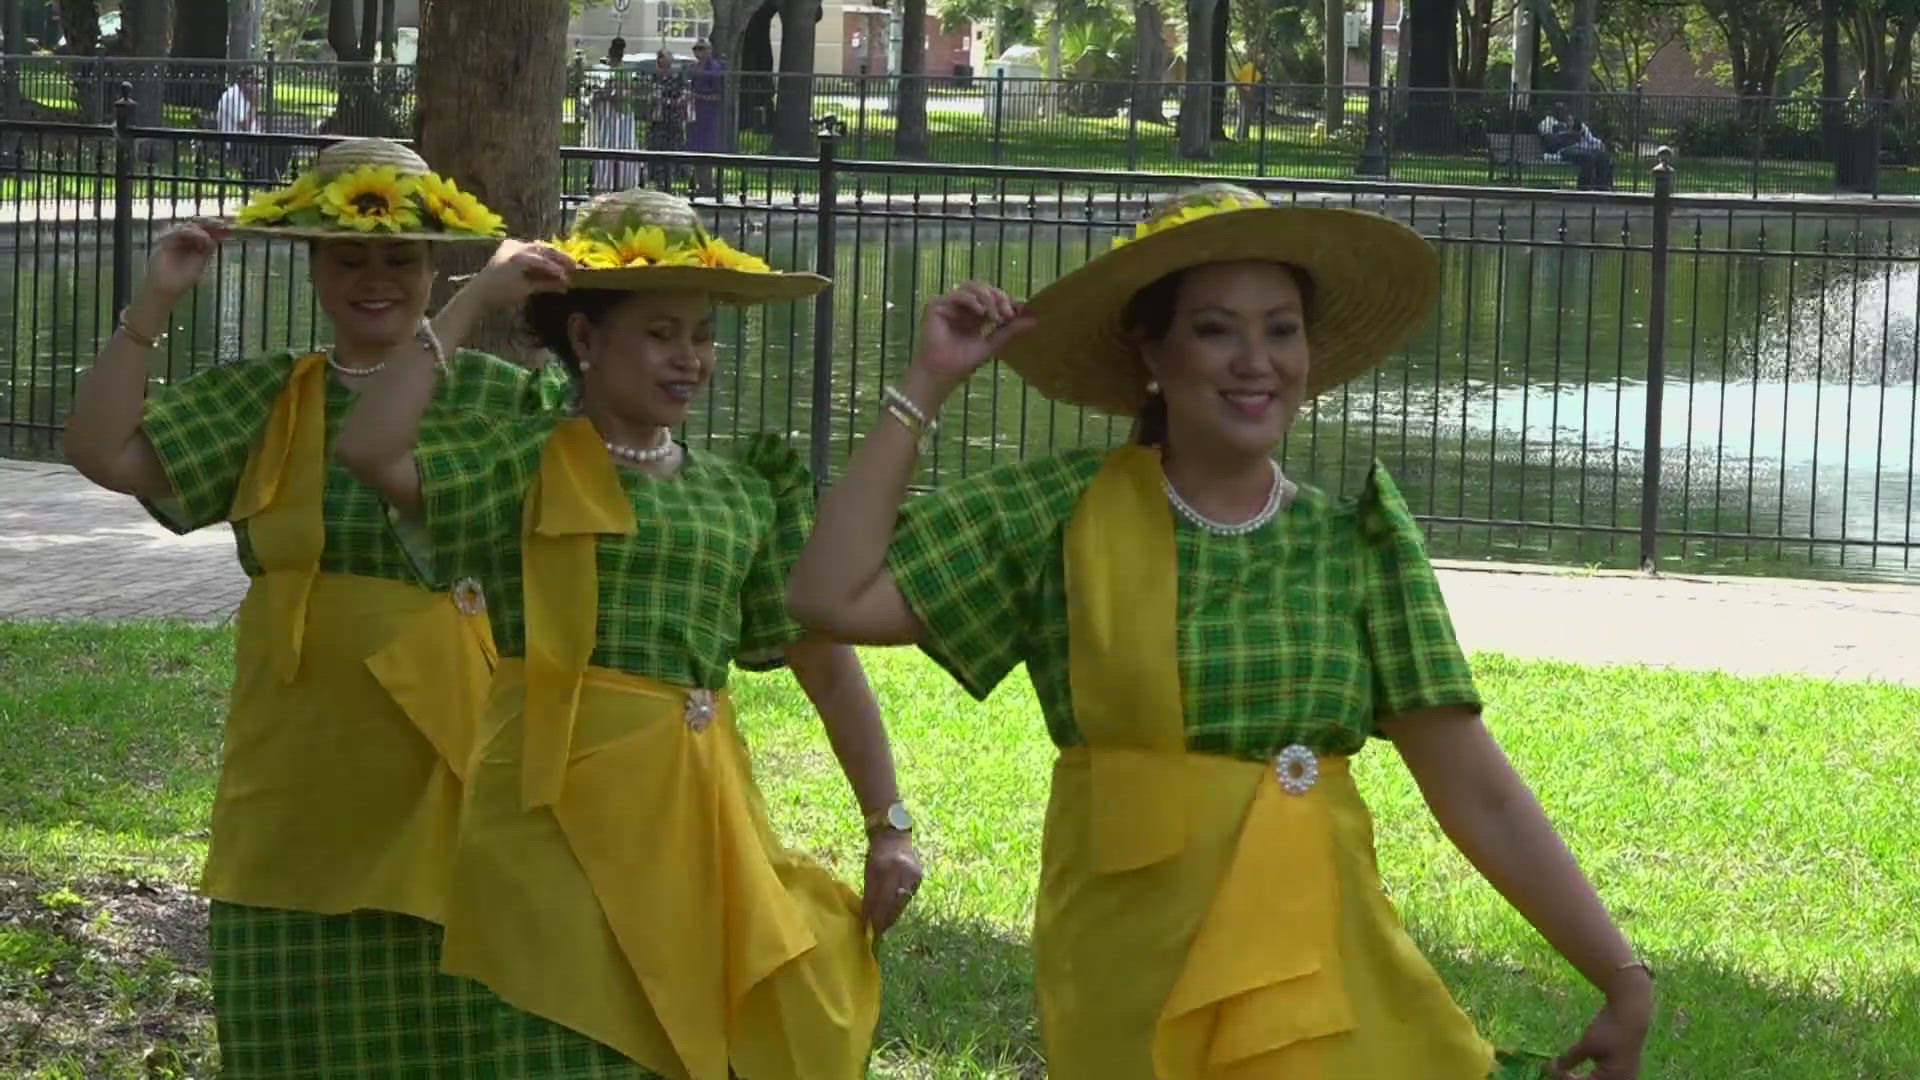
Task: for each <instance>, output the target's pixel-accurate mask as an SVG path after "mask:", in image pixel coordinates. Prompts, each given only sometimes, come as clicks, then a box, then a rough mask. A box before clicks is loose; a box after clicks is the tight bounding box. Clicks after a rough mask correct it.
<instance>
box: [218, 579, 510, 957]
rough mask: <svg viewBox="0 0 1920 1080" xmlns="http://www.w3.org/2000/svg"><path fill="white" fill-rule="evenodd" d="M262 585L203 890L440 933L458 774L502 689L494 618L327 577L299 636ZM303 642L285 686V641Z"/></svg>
mask: <svg viewBox="0 0 1920 1080" xmlns="http://www.w3.org/2000/svg"><path fill="white" fill-rule="evenodd" d="M273 601H274V596H273V595H272V589H271V588H270V587H268V586H266V585H263V584H262V582H261V581H260V580H258V579H256V581H255V583H254V585H253V587H252V588H250V589H249V590H248V592H247V597H246V599H245V600H244V601H243V602H242V603H241V605H240V619H239V628H238V632H237V634H236V635H235V637H236V648H235V676H234V686H233V699H232V704H231V706H230V708H229V710H228V715H227V723H226V731H225V739H224V742H225V749H224V753H223V756H222V761H221V769H220V781H219V786H218V790H217V792H216V794H215V796H214V805H213V832H212V842H211V844H210V845H209V850H208V852H207V864H206V869H205V871H204V873H203V875H202V881H201V887H202V889H203V890H204V891H205V892H206V894H207V895H208V896H209V897H211V898H213V899H215V900H224V901H227V902H230V903H235V904H245V905H249V906H252V907H268V908H286V909H291V910H296V911H309V912H316V913H319V914H326V915H336V914H344V913H346V912H350V911H355V910H358V909H362V908H373V909H378V910H382V911H395V912H400V913H402V914H406V915H412V916H415V917H417V918H422V919H427V920H431V921H436V922H437V921H439V919H440V917H441V906H442V904H443V902H444V900H445V894H446V875H447V873H448V870H449V868H450V867H451V865H452V861H453V847H454V830H455V827H456V825H457V823H458V819H459V812H460V773H461V772H462V771H464V769H465V764H466V760H467V757H468V755H469V754H470V752H471V748H472V743H473V727H474V724H475V723H476V722H477V719H478V717H479V714H480V706H481V703H482V701H483V699H484V695H485V693H486V688H487V685H488V682H489V680H490V678H491V672H492V663H493V638H492V635H491V633H490V632H489V630H488V628H487V621H486V616H485V615H484V614H481V613H479V612H466V613H463V612H461V611H460V610H459V609H458V608H457V607H456V606H455V604H454V601H453V599H452V598H451V597H450V596H448V595H447V594H445V593H433V592H428V591H427V590H425V589H421V588H417V587H415V586H413V585H408V584H405V583H403V582H398V581H388V580H385V579H382V578H370V577H358V576H353V575H348V574H320V575H319V576H318V577H316V578H315V579H314V582H313V588H312V591H311V593H310V594H309V595H308V597H307V599H306V605H305V610H304V614H303V616H302V621H301V623H300V624H299V625H298V627H297V628H294V629H290V628H289V627H288V626H286V625H285V619H286V617H287V616H285V615H284V614H283V613H282V612H281V611H279V610H278V609H277V607H276V605H275V604H274V602H273ZM296 630H297V632H298V633H299V640H300V646H299V649H300V652H299V670H298V672H297V673H295V674H294V677H293V678H292V679H283V678H282V677H281V675H280V673H279V671H278V669H277V668H276V665H275V663H274V654H275V648H276V644H277V642H276V635H284V634H288V633H293V632H296Z"/></svg>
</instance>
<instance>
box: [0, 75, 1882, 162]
mask: <svg viewBox="0 0 1920 1080" xmlns="http://www.w3.org/2000/svg"><path fill="white" fill-rule="evenodd" d="M243 72H246V73H250V74H251V75H252V76H253V77H254V78H256V79H257V80H258V84H259V87H260V90H259V94H258V105H259V109H260V118H261V123H262V125H263V129H264V130H267V131H270V132H280V133H291V134H315V133H318V134H335V135H386V136H394V135H401V134H407V133H410V132H411V130H412V124H413V111H414V99H413V85H414V82H413V70H412V68H411V67H410V66H406V65H397V64H386V63H379V64H370V63H359V64H355V63H332V62H320V61H284V60H276V59H273V58H272V57H271V55H270V56H269V57H268V58H267V59H265V60H262V61H227V60H141V59H128V58H118V57H55V56H27V57H20V56H9V57H4V58H0V96H4V97H8V99H9V102H8V103H9V104H10V105H11V104H13V103H14V102H15V101H17V102H18V104H19V106H20V107H19V108H10V109H9V110H8V111H9V113H10V114H11V115H18V116H23V117H25V118H28V119H38V120H65V121H74V122H83V123H105V122H108V121H109V120H110V119H111V109H112V102H113V97H114V95H115V93H116V92H117V87H118V86H119V85H120V83H121V82H123V81H126V82H131V83H133V84H134V86H135V88H136V93H135V97H136V98H138V99H139V100H140V101H141V102H143V105H142V106H141V112H140V115H139V116H137V117H136V120H137V122H139V123H140V124H141V125H143V126H149V127H178V128H201V129H212V128H214V127H216V126H217V124H216V119H217V118H216V106H217V104H218V102H219V99H220V97H221V95H223V94H225V93H226V92H227V91H228V90H229V89H230V88H232V87H233V86H235V85H236V84H237V83H238V81H239V79H240V76H241V74H242V73H243ZM659 74H660V73H658V72H656V71H655V70H653V68H652V61H651V60H649V61H646V62H644V63H641V64H638V65H633V66H629V67H626V68H622V69H621V70H619V71H616V72H608V71H606V70H605V69H601V68H597V67H594V66H591V65H588V64H587V63H585V62H584V61H583V60H576V61H575V63H574V65H573V70H572V77H571V79H570V82H569V90H568V94H567V97H566V99H565V100H564V101H562V102H558V103H556V104H557V105H558V106H559V107H560V108H561V109H562V112H563V117H564V121H565V124H566V131H567V138H566V140H565V141H567V142H568V143H570V144H574V145H582V146H596V147H600V148H602V149H608V148H612V149H623V148H633V149H637V148H647V147H651V148H656V149H659V148H684V149H692V150H702V151H714V150H731V151H734V152H740V153H777V152H781V151H785V152H787V153H807V152H810V150H809V147H808V145H807V140H806V138H805V132H804V131H803V130H796V131H793V132H789V133H787V136H788V138H787V139H786V141H785V143H783V141H782V139H781V138H780V137H779V136H778V135H776V132H775V127H776V120H775V117H776V112H777V108H776V106H777V102H778V100H779V98H780V96H781V95H782V94H787V95H789V96H796V97H800V98H803V99H804V100H803V101H801V102H799V103H798V104H799V106H801V107H798V108H793V109H790V110H789V111H790V115H794V116H798V117H810V116H816V115H819V114H821V113H827V112H831V113H835V114H837V115H839V116H841V117H843V118H844V119H845V120H846V123H847V128H848V155H849V156H850V157H855V158H859V159H862V160H876V159H878V160H891V159H894V158H895V157H897V156H899V155H897V154H896V153H895V131H896V128H897V118H898V116H899V113H900V98H901V93H902V90H903V88H905V87H906V86H908V85H917V86H919V87H921V88H922V89H923V90H924V92H925V96H926V102H927V107H926V112H927V126H928V131H929V138H928V140H927V148H926V154H927V157H926V158H925V160H933V161H939V162H945V163H957V164H983V165H1025V166H1034V167H1040V168H1049V167H1051V168H1084V169H1102V170H1106V169H1126V170H1137V171H1189V170H1203V171H1206V172H1209V173H1216V174H1220V175H1232V176H1253V177H1256V178H1257V177H1266V176H1272V177H1281V178H1290V179H1348V178H1353V177H1354V176H1355V175H1356V169H1357V168H1359V167H1360V165H1361V163H1362V162H1361V157H1362V151H1363V149H1364V145H1365V142H1366V139H1367V136H1368V133H1369V116H1368V111H1367V103H1368V98H1369V94H1368V88H1367V87H1365V86H1308V85H1283V84H1276V83H1231V84H1205V83H1203V84H1188V83H1172V82H1139V81H1131V80H1115V79H1098V78H1088V79H1040V78H1013V77H1006V76H1004V75H1001V76H999V77H991V78H983V77H977V76H975V75H973V74H971V73H969V72H956V73H952V74H945V75H930V76H925V77H916V78H913V79H911V80H910V79H909V78H908V77H903V76H895V75H772V74H761V73H730V74H727V75H725V76H723V77H712V78H713V79H714V81H715V83H716V84H717V86H718V90H717V94H718V99H717V101H716V103H714V104H711V105H709V104H707V103H706V102H701V103H698V104H695V103H694V102H693V101H692V98H693V96H694V95H693V94H692V93H691V90H692V88H691V87H690V86H688V85H687V83H688V82H689V81H690V79H691V78H692V75H691V73H689V72H687V71H685V70H683V69H678V68H676V69H675V70H674V71H673V72H670V73H669V75H670V76H671V77H672V78H677V79H678V80H679V82H680V85H679V86H678V87H677V88H669V87H667V86H665V85H664V84H663V81H662V79H660V78H659V77H658V76H659ZM703 78H706V77H703ZM669 81H671V80H669ZM1379 96H1380V99H1381V107H1380V109H1379V113H1378V123H1379V127H1380V136H1381V141H1382V149H1383V150H1384V153H1385V162H1384V165H1385V170H1386V176H1387V178H1391V179H1396V180H1404V181H1409V182H1414V183H1444V184H1496V183H1497V184H1500V185H1503V186H1520V187H1541V188H1561V187H1572V186H1574V183H1575V178H1576V171H1575V169H1574V168H1572V167H1571V166H1569V165H1567V164H1566V163H1564V162H1561V161H1558V160H1554V159H1552V158H1550V157H1548V156H1547V155H1546V154H1545V153H1544V148H1543V147H1542V145H1541V143H1540V138H1539V134H1538V129H1539V125H1540V122H1541V121H1542V120H1543V119H1545V117H1546V115H1547V113H1548V111H1549V110H1550V108H1551V107H1552V106H1553V105H1555V104H1566V105H1569V106H1570V107H1571V109H1572V111H1573V113H1574V114H1575V116H1576V117H1577V118H1579V119H1580V120H1582V121H1584V122H1585V123H1587V124H1588V125H1589V126H1590V127H1591V128H1592V130H1593V131H1594V132H1595V134H1596V135H1597V136H1598V137H1599V138H1601V139H1602V140H1603V141H1604V142H1605V143H1606V144H1607V147H1608V153H1609V155H1610V156H1611V158H1612V160H1613V163H1614V166H1615V171H1616V174H1617V182H1618V184H1619V186H1621V187H1624V188H1626V189H1628V190H1635V191H1650V190H1651V189H1650V187H1649V184H1650V180H1649V177H1650V175H1651V172H1650V167H1651V165H1652V155H1653V152H1654V151H1655V150H1656V149H1657V148H1659V147H1661V146H1665V147H1667V148H1669V149H1670V150H1672V151H1673V154H1674V160H1675V162H1676V164H1677V165H1678V166H1679V167H1680V171H1679V173H1678V177H1679V179H1678V182H1679V183H1680V184H1681V189H1682V190H1683V191H1688V192H1723V193H1724V192H1745V193H1748V194H1753V195H1759V194H1767V193H1809V194H1819V193H1830V192H1834V191H1844V192H1852V193H1861V194H1868V195H1882V194H1920V111H1916V109H1915V107H1914V106H1913V105H1912V104H1910V103H1908V102H1905V101H1888V102H1862V101H1857V100H1846V101H1820V100H1816V99H1812V98H1801V97H1791V98H1779V97H1735V96H1730V95H1721V96H1675V95H1656V94H1647V93H1643V92H1631V93H1590V94H1581V95H1565V94H1546V93H1522V92H1517V91H1508V90H1487V91H1480V90H1450V91H1441V92H1435V91H1415V90H1408V89H1406V88H1403V87H1396V86H1391V85H1390V86H1387V87H1384V88H1382V89H1381V90H1380V91H1379ZM1190 97H1191V99H1192V100H1194V101H1196V102H1197V101H1200V100H1202V99H1204V100H1205V102H1206V107H1207V108H1208V109H1209V110H1210V111H1211V112H1212V113H1213V116H1212V117H1211V120H1212V121H1213V123H1212V124H1211V127H1212V131H1211V132H1210V135H1211V138H1210V139H1209V140H1208V146H1207V157H1206V158H1204V159H1200V160H1196V159H1193V158H1191V157H1188V156H1187V155H1186V154H1184V153H1183V150H1182V146H1181V141H1180V136H1179V132H1178V130H1177V125H1176V122H1175V121H1176V120H1177V118H1178V115H1179V113H1180V110H1181V109H1182V107H1183V104H1184V103H1185V102H1186V101H1187V100H1189V98H1190ZM708 111H713V112H715V113H719V114H724V116H725V117H727V118H730V120H731V121H732V122H730V123H729V122H723V121H720V120H718V119H715V120H703V119H702V118H701V114H704V113H706V112H708ZM615 116H624V117H625V119H624V120H620V121H617V122H616V121H615V120H614V119H612V118H613V117H615ZM596 117H599V118H602V119H598V120H597V119H596ZM721 129H725V131H724V134H723V135H722V136H721V140H720V141H718V142H707V141H703V137H702V133H703V130H704V131H708V132H720V131H721Z"/></svg>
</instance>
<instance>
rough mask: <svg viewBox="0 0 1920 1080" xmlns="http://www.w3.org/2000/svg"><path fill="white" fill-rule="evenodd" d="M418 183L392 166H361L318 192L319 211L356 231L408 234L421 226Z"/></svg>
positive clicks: (338, 177) (335, 178)
mask: <svg viewBox="0 0 1920 1080" xmlns="http://www.w3.org/2000/svg"><path fill="white" fill-rule="evenodd" d="M419 193H420V181H419V180H418V179H417V178H416V177H412V176H402V175H400V171H399V170H398V169H396V168H394V167H393V166H392V165H362V166H360V167H359V168H356V169H352V170H350V171H348V172H345V173H342V174H340V175H339V176H337V177H334V178H333V179H332V180H331V181H329V182H328V183H327V186H326V187H324V188H321V189H320V210H321V212H322V213H324V214H326V215H327V216H328V217H330V218H332V219H333V220H335V221H337V222H339V223H340V224H341V225H343V226H345V227H347V228H349V229H354V230H356V231H359V232H389V233H397V232H408V231H410V230H413V229H416V228H418V227H419V226H420V209H421V208H420V206H419V203H418V201H417V200H418V196H419Z"/></svg>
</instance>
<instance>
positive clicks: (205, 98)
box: [167, 0, 233, 111]
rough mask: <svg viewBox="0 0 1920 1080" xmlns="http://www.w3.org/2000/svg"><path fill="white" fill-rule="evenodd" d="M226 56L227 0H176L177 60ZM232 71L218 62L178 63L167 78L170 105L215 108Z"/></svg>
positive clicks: (174, 21)
mask: <svg viewBox="0 0 1920 1080" xmlns="http://www.w3.org/2000/svg"><path fill="white" fill-rule="evenodd" d="M226 55H227V0H174V4H173V57H174V59H176V60H185V59H198V60H220V59H224V58H225V57H226ZM232 74H233V73H232V72H230V71H227V70H225V68H224V67H223V66H222V65H217V64H176V65H174V66H173V67H172V69H171V75H170V76H169V78H168V80H167V104H169V105H184V106H186V107H187V108H190V109H194V110H196V111H202V110H206V109H211V108H213V106H214V104H215V103H216V102H218V101H219V100H220V95H221V93H222V92H224V91H225V90H226V88H227V84H228V83H229V82H231V81H232V78H231V77H232Z"/></svg>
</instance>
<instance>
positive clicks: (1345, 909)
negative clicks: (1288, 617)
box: [1034, 447, 1493, 1080]
mask: <svg viewBox="0 0 1920 1080" xmlns="http://www.w3.org/2000/svg"><path fill="white" fill-rule="evenodd" d="M1161 481H1162V473H1161V468H1160V460H1159V454H1158V452H1157V451H1155V450H1153V449H1150V448H1144V447H1125V448H1122V449H1120V450H1116V451H1115V452H1114V453H1113V454H1112V455H1111V456H1110V457H1109V458H1108V459H1107V461H1106V463H1105V464H1104V465H1103V467H1102V469H1101V471H1100V473H1099V474H1098V475H1097V476H1096V477H1095V478H1094V480H1093V482H1092V484H1090V485H1089V487H1088V488H1087V490H1086V492H1085V493H1084V494H1083V495H1082V496H1081V500H1080V502H1079V503H1078V504H1077V505H1076V507H1075V509H1074V514H1073V517H1072V519H1071V520H1070V522H1069V524H1068V528H1067V534H1066V541H1065V544H1066V563H1067V577H1068V596H1069V603H1068V606H1069V619H1070V640H1071V641H1072V648H1073V653H1074V655H1073V656H1072V657H1071V660H1070V678H1071V680H1072V687H1073V694H1074V713H1075V718H1076V720H1077V721H1078V722H1079V725H1080V728H1081V730H1082V732H1083V733H1084V736H1085V739H1086V743H1087V745H1086V746H1085V747H1084V748H1075V749H1072V750H1068V751H1066V752H1064V753H1063V754H1062V755H1061V758H1060V761H1059V763H1058V764H1057V765H1056V767H1055V770H1054V784H1053V793H1052V797H1051V800H1050V802H1049V806H1048V812H1047V836H1046V846H1045V851H1044V853H1043V859H1042V862H1043V865H1042V870H1041V884H1040V895H1039V899H1038V910H1037V912H1036V915H1035V922H1034V954H1035V964H1036V969H1037V976H1038V978H1037V981H1038V990H1039V999H1040V1014H1041V1017H1040V1019H1041V1033H1042V1036H1043V1039H1044V1041H1045V1045H1046V1052H1047V1062H1048V1075H1050V1076H1052V1077H1055V1078H1057V1080H1095V1078H1098V1080H1361V1078H1366V1080H1371V1078H1374V1077H1412V1076H1418V1077H1423V1078H1428V1077H1431V1078H1437V1080H1452V1078H1459V1080H1467V1078H1475V1080H1477V1078H1479V1077H1484V1076H1485V1075H1486V1074H1487V1069H1488V1065H1489V1064H1490V1062H1491V1061H1492V1056H1493V1051H1492V1048H1491V1047H1490V1046H1489V1045H1487V1044H1486V1043H1485V1042H1484V1041H1482V1040H1481V1039H1480V1038H1479V1036H1478V1035H1477V1033H1475V1031H1474V1029H1473V1025H1472V1023H1471V1021H1469V1020H1468V1019H1467V1017H1466V1016H1465V1014H1463V1013H1461V1011H1460V1010H1459V1008H1458V1007H1457V1006H1455V1005H1454V1003H1453V1001H1452V999H1451V997H1450V996H1449V995H1448V994H1447V991H1446V988H1445V986H1444V985H1442V984H1441V982H1440V980H1439V977H1438V976H1437V975H1436V974H1434V972H1433V970H1432V968H1431V967H1430V966H1428V965H1427V963H1426V961H1425V960H1424V959H1423V958H1422V957H1421V956H1420V954H1419V952H1418V950H1417V949H1416V948H1415V947H1414V945H1413V943H1412V941H1411V940H1410V939H1409V938H1408V937H1407V936H1406V933H1405V931H1404V930H1403V929H1402V927H1401V925H1400V923H1399V920H1398V918H1397V917H1396V916H1395V914H1394V912H1393V909H1392V907H1391V905H1390V904H1389V903H1388V902H1387V900H1386V897H1385V896H1384V894H1383V893H1382V892H1381V889H1380V883H1379V877H1378V874H1377V871H1376V868H1375V864H1374V855H1373V844H1372V824H1371V819H1370V818H1369V817H1368V815H1367V811H1366V806H1365V803H1364V802H1363V801H1362V800H1361V798H1360V795H1359V792H1358V791H1357V790H1356V789H1355V788H1354V786H1353V783H1352V780H1351V777H1350V776H1349V774H1348V772H1347V767H1346V760H1345V759H1343V758H1322V759H1321V760H1320V775H1319V779H1318V781H1317V782H1316V783H1315V784H1314V786H1313V787H1312V788H1311V789H1310V790H1309V791H1307V792H1306V793H1304V794H1300V795H1292V794H1288V793H1287V792H1286V791H1285V790H1284V789H1283V788H1282V787H1281V786H1280V784H1279V781H1278V777H1277V775H1276V774H1275V772H1274V770H1273V768H1272V767H1271V766H1270V765H1268V764H1266V763H1262V762H1249V761H1241V760H1236V759H1232V758H1226V757H1220V756H1214V755H1205V754H1193V753H1188V752H1186V750H1185V749H1184V745H1185V723H1184V710H1183V709H1182V708H1180V707H1179V701H1180V684H1179V674H1178V663H1177V659H1178V658H1177V653H1176V651H1175V650H1174V648H1173V642H1174V640H1175V637H1174V635H1175V632H1176V623H1175V619H1176V613H1177V610H1178V609H1177V604H1176V601H1177V596H1176V594H1175V589H1176V588H1177V584H1176V582H1177V573H1176V565H1175V562H1174V556H1173V540H1172V527H1173V525H1172V521H1171V515H1170V513H1169V512H1168V509H1167V502H1166V497H1165V494H1164V491H1163V490H1162V487H1161ZM1083 646H1084V647H1085V650H1086V651H1085V652H1084V654H1083V651H1082V650H1083ZM1169 701H1171V702H1173V703H1174V705H1173V707H1171V708H1170V707H1169V706H1168V704H1167V703H1168V702H1169Z"/></svg>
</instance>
